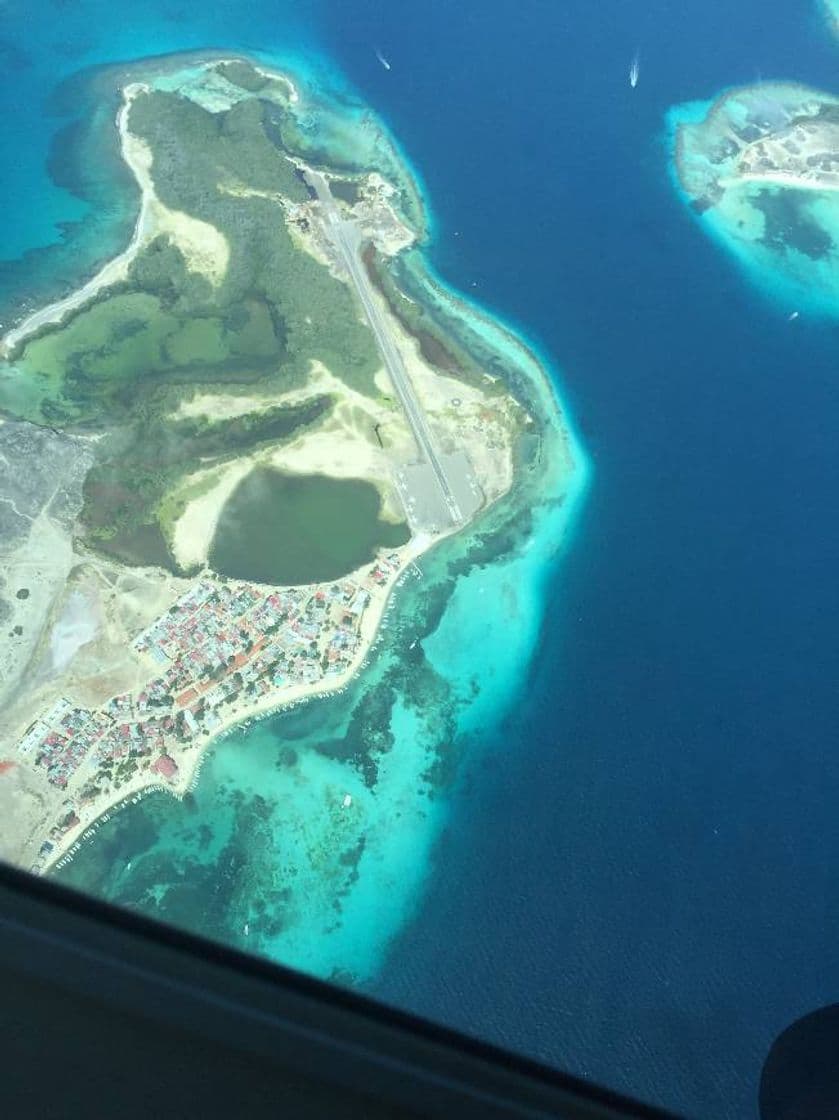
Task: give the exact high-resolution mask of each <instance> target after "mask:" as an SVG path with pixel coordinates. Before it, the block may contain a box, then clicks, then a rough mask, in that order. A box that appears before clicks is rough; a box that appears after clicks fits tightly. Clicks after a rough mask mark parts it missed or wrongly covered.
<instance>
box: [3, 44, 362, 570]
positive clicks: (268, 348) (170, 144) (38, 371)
mask: <svg viewBox="0 0 839 1120" xmlns="http://www.w3.org/2000/svg"><path fill="white" fill-rule="evenodd" d="M219 71H220V72H221V73H222V74H223V76H224V77H226V78H227V80H228V81H231V82H234V83H235V84H236V85H237V86H238V87H239V88H240V89H242V90H245V91H248V92H249V93H251V94H253V95H258V94H259V93H260V92H263V91H265V90H266V87H271V88H270V89H268V91H267V93H266V96H267V95H268V94H271V93H273V92H274V90H273V87H274V86H278V83H277V82H275V81H269V82H266V81H265V80H264V79H263V78H262V76H261V75H259V74H258V72H257V71H256V70H255V69H254V68H253V67H251V66H249V65H248V64H247V63H245V62H231V63H227V64H223V65H222V66H220V67H219ZM281 112H282V110H281V108H280V106H278V105H277V104H276V103H270V104H269V102H268V101H264V100H259V99H258V97H257V96H250V97H246V98H245V99H244V100H242V101H240V102H238V103H237V104H235V105H234V106H232V107H231V108H230V109H229V110H228V111H226V112H220V113H210V112H208V111H207V110H205V109H203V108H202V107H201V106H200V105H197V104H196V103H195V102H193V101H191V100H189V99H188V98H186V97H182V96H180V95H179V94H177V93H171V92H162V91H152V92H147V93H143V94H140V95H139V96H137V97H136V98H135V100H134V102H133V103H132V106H131V110H130V114H129V127H130V128H131V130H132V132H133V133H134V134H135V135H136V136H138V137H139V138H141V139H142V140H144V141H145V142H146V143H147V144H148V146H149V148H150V150H151V152H152V155H153V164H152V175H153V178H154V183H155V189H156V191H157V194H158V196H159V197H160V199H161V201H162V202H163V203H164V204H165V205H166V206H167V207H169V208H170V209H171V210H174V211H178V212H181V213H185V214H187V215H189V216H190V217H192V218H196V219H199V220H200V221H202V222H205V223H208V224H210V225H212V226H213V227H214V228H215V229H216V230H217V231H219V233H221V234H222V236H223V237H224V239H225V241H226V243H227V246H228V248H229V261H228V266H227V269H226V271H225V273H224V275H223V277H221V278H216V280H217V282H215V283H214V282H213V280H211V279H210V278H208V276H206V275H204V274H202V273H201V272H200V271H197V270H195V269H194V268H190V262H189V260H187V259H186V258H185V256H184V254H183V253H182V252H181V250H180V249H179V248H178V246H177V245H176V244H174V243H173V242H172V241H171V240H170V239H169V237H168V236H164V235H161V236H158V237H157V238H155V239H154V240H153V241H152V242H151V243H150V244H149V245H147V246H145V248H144V249H143V250H142V251H141V252H140V253H139V254H138V256H137V257H136V258H135V259H134V261H133V262H132V264H131V267H130V269H129V272H128V276H127V278H126V280H125V282H123V283H121V284H119V285H117V286H115V287H113V288H110V289H108V290H106V291H104V292H102V293H101V294H100V296H99V297H98V298H97V299H96V300H95V301H93V302H92V303H89V304H87V305H86V306H85V307H83V308H82V309H80V310H78V311H76V312H75V313H73V314H72V315H70V316H68V318H67V319H66V320H65V321H64V323H63V324H62V326H60V327H55V326H49V327H46V328H44V329H43V330H42V331H41V332H40V334H39V335H38V336H36V337H33V338H32V339H30V340H29V341H28V342H27V343H26V344H25V345H24V346H23V348H22V352H21V353H19V354H17V355H15V361H14V364H13V365H10V366H7V367H6V368H5V369H4V370H2V369H0V410H3V411H5V412H7V413H8V414H11V415H14V416H18V417H20V418H23V419H28V420H32V421H34V422H36V423H40V424H47V425H49V426H51V427H58V428H70V429H73V430H89V431H96V432H99V433H104V435H105V438H104V439H102V440H101V441H100V442H99V443H98V444H97V448H96V454H97V463H96V465H95V466H94V468H93V470H92V471H91V473H90V475H89V477H88V479H87V483H86V487H85V504H84V508H83V510H82V514H81V521H82V524H83V526H84V527H85V529H86V531H87V532H86V536H87V539H88V541H89V543H90V544H91V545H93V546H94V547H95V548H97V549H99V550H101V551H105V552H108V553H110V554H112V555H114V556H116V557H119V558H120V559H122V560H123V561H126V562H129V563H138V564H162V565H166V566H169V567H171V566H172V560H171V557H170V555H169V549H168V545H167V540H168V539H169V538H170V536H171V531H172V525H173V523H174V520H175V519H176V518H177V516H178V515H179V513H180V512H181V510H182V508H183V501H184V491H185V488H184V486H183V480H184V479H185V478H188V477H189V476H190V475H192V474H195V473H196V472H197V471H199V470H201V469H203V468H206V467H210V466H212V465H214V464H215V463H219V462H222V461H224V460H227V459H230V458H231V457H233V456H235V455H241V454H244V453H248V452H250V451H252V450H253V449H254V448H257V447H260V446H266V445H268V444H270V443H272V442H277V441H279V440H282V439H285V438H288V437H289V436H290V435H292V434H293V433H295V432H298V431H299V430H300V429H301V428H302V427H304V426H308V425H311V424H314V423H317V422H318V421H319V420H320V419H321V418H322V416H323V415H324V413H325V412H326V411H328V409H329V408H330V407H331V400H330V398H328V397H318V398H315V399H313V400H310V401H307V402H305V403H304V404H302V405H300V406H298V407H296V408H277V407H275V408H267V409H266V410H264V411H262V412H260V413H254V414H252V415H250V416H246V417H241V418H238V419H236V420H231V421H226V422H224V423H223V424H221V423H219V424H210V423H209V422H206V421H199V420H190V421H186V420H177V419H176V418H175V414H176V412H177V405H178V404H179V402H180V401H181V400H183V399H184V398H188V397H191V396H192V395H193V393H194V392H195V390H196V389H197V388H202V389H207V388H210V389H212V391H214V392H216V393H228V394H237V393H243V392H246V393H247V394H248V395H250V396H253V395H255V396H257V397H265V398H266V399H268V400H270V398H272V397H273V398H276V396H277V395H278V394H281V393H284V392H287V391H289V390H291V389H296V388H300V387H304V386H305V385H306V383H307V380H308V377H309V373H310V370H311V367H312V363H313V362H314V361H319V362H322V363H323V364H324V365H326V366H327V367H328V368H329V369H330V370H331V371H332V372H333V373H334V374H335V375H336V376H338V377H340V378H342V379H343V380H344V381H346V383H347V384H349V385H350V386H352V387H353V388H354V389H356V390H358V391H360V392H362V393H366V394H368V395H370V396H372V397H376V396H378V392H377V389H376V387H375V384H374V381H373V377H374V374H375V372H376V370H377V368H378V367H379V365H380V360H379V357H378V353H377V350H376V346H375V341H374V339H373V336H372V334H371V332H370V331H369V329H368V328H367V326H366V325H365V324H364V323H363V321H362V319H361V317H360V315H359V313H358V309H357V307H356V305H355V303H354V297H353V295H352V293H351V291H350V289H349V288H348V287H347V285H346V284H344V283H342V282H341V281H339V280H337V279H335V277H333V276H332V275H331V273H330V272H329V270H328V268H326V267H325V266H324V265H322V264H320V263H319V262H318V261H317V260H315V258H314V257H312V256H310V255H309V254H308V253H305V252H303V251H301V250H300V249H298V248H297V247H296V246H295V244H294V242H293V241H292V238H291V235H290V233H289V231H288V229H287V227H286V224H285V218H284V210H283V208H282V205H281V201H280V200H281V199H285V200H288V201H291V202H302V201H304V200H306V199H307V198H308V190H307V188H306V186H305V184H304V183H303V181H302V179H301V177H300V175H299V173H298V171H297V168H296V167H295V165H294V164H293V162H292V161H291V160H290V159H289V158H288V156H287V154H286V153H285V151H284V150H283V149H282V147H281V146H279V145H278V131H277V128H276V119H277V118H276V114H277V113H281Z"/></svg>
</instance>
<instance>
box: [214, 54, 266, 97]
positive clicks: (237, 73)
mask: <svg viewBox="0 0 839 1120" xmlns="http://www.w3.org/2000/svg"><path fill="white" fill-rule="evenodd" d="M215 69H216V72H217V73H219V74H221V76H222V77H223V78H226V79H227V81H228V82H230V84H231V85H234V86H238V87H239V89H244V90H247V92H248V93H259V92H260V90H264V89H266V88H267V87H268V86H269V85H270V81H269V79H268V78H266V77H265V75H264V74H260V73H259V71H258V70H257V69H256V68H255V67H254V66H251V64H250V63H249V62H245V61H244V59H239V58H236V59H233V60H232V61H231V62H220V63H219V64H218V66H216V68H215Z"/></svg>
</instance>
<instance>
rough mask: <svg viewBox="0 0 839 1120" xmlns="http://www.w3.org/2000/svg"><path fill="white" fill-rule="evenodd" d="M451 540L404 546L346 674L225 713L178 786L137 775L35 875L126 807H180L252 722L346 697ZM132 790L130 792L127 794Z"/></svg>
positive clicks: (364, 623)
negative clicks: (405, 597) (410, 587)
mask: <svg viewBox="0 0 839 1120" xmlns="http://www.w3.org/2000/svg"><path fill="white" fill-rule="evenodd" d="M451 535H452V533H448V534H445V535H444V536H441V537H439V538H434V539H432V538H429V537H422V536H419V537H416V538H413V539H412V540H411V541H409V542H408V543H407V544H406V545H403V546H402V549H400V550H398V551H399V554H400V564H399V567H398V568H396V569H395V570H394V571H393V572H392V573H391V578H390V579H389V580H388V582H387V583H386V584H385V585H384V586H383V587H382V588H381V594H380V595H377V596H376V598H375V599H372V600H371V602H370V604H369V606H368V608H367V610H366V611H365V612H364V615H363V616H362V619H361V625H360V628H359V647H358V651H357V653H356V655H355V657H354V659H353V661H352V662H351V664H350V665H349V667H348V668H347V669H345V670H344V672H343V673H338V674H335V675H334V676H333V677H330V678H326V677H322V678H321V679H320V680H319V681H317V682H315V683H314V684H306V683H303V684H294V685H290V686H289V687H288V688H286V689H281V690H279V691H278V693H277V694H276V695H271V694H268V695H267V696H264V697H262V698H261V699H259V700H257V701H256V702H255V703H253V704H250V705H244V706H243V705H237V706H234V707H232V708H231V709H230V711H229V712H227V713H225V715H224V717H223V718H222V719H221V722H220V724H219V726H218V727H217V728H214V729H213V731H212V732H210V733H209V734H207V735H205V737H204V738H203V739H202V740H201V741H193V745H194V747H195V754H194V756H193V758H192V759H191V765H189V766H188V767H184V768H183V769H180V768H179V773H178V778H177V779H176V780H175V781H172V782H169V783H168V784H164V783H162V782H161V780H160V778H159V777H158V776H157V775H156V774H154V775H153V774H151V773H149V772H146V773H143V774H137V775H135V776H134V777H133V778H131V779H129V781H128V782H127V783H126V784H125V786H123V787H121V788H120V789H119V790H113V791H111V793H110V794H109V795H108V796H106V797H105V798H104V799H103V800H102V802H101V803H100V804H97V803H96V802H93V803H91V805H90V806H87V807H84V808H83V809H82V812H85V815H84V816H81V815H80V821H79V824H78V825H77V826H75V827H74V828H73V829H72V835H70V834H69V833H68V834H67V835H65V836H64V837H62V838H61V839H59V840H57V841H56V842H55V846H54V848H53V850H52V851H51V852H50V853H49V855H48V857H47V858H46V859H44V860H41V861H38V860H36V861H35V862H34V863H33V864H32V866H31V867H30V870H31V871H32V872H33V873H34V874H36V875H48V874H49V873H50V872H52V871H54V870H57V868H58V865H59V864H60V865H61V866H64V862H65V861H66V860H67V859H68V858H72V856H73V855H75V852H76V850H77V849H78V847H79V846H80V845H81V844H82V843H83V841H85V840H87V839H92V836H91V834H90V830H91V829H94V830H95V829H96V828H98V824H99V822H100V821H101V820H102V819H103V818H104V817H106V816H108V815H110V814H111V813H113V812H116V811H119V809H120V808H121V807H122V806H123V805H124V804H127V803H128V802H129V801H130V800H131V799H132V798H133V797H135V796H137V795H140V796H145V795H146V793H147V792H151V791H153V790H158V791H162V792H164V793H168V794H170V795H171V796H172V797H174V798H175V799H176V800H178V801H182V800H183V798H184V797H185V796H186V794H187V793H190V792H191V791H192V789H194V787H195V784H196V782H197V780H198V778H199V775H200V771H201V767H202V766H203V764H204V762H205V761H206V758H207V753H208V750H209V748H210V747H211V746H212V745H213V743H215V742H216V741H217V740H219V739H222V738H223V737H224V736H225V735H228V734H229V733H230V732H231V731H233V730H235V729H236V728H239V727H242V726H243V725H247V724H248V723H249V721H250V720H253V719H265V718H267V717H269V716H271V715H274V714H276V713H278V712H281V711H285V710H287V709H290V708H294V707H298V706H299V705H301V704H307V703H309V702H310V701H312V700H317V699H320V698H321V697H325V696H329V695H331V694H333V693H337V692H343V691H344V689H345V688H347V687H348V686H349V685H350V684H351V683H352V681H353V680H354V679H355V677H356V676H357V675H358V674H359V673H360V672H361V670H362V669H364V668H366V667H367V665H368V664H369V660H370V657H371V655H372V653H373V652H374V650H375V649H376V647H377V645H378V644H379V642H380V641H381V634H380V631H381V629H382V623H384V622H386V618H387V615H388V614H389V612H390V610H391V608H392V595H393V592H394V591H395V590H396V589H397V588H398V587H400V586H401V585H402V583H404V581H405V580H406V579H407V578H408V577H409V574H410V569H411V567H412V566H413V565H415V564H416V561H417V560H418V559H419V557H420V556H422V555H424V554H425V553H426V552H428V550H429V549H430V548H431V547H432V546H433V545H435V544H437V543H438V541H439V540H445V539H447V537H449V536H451ZM179 757H180V756H179ZM126 786H127V787H128V788H125V787H126Z"/></svg>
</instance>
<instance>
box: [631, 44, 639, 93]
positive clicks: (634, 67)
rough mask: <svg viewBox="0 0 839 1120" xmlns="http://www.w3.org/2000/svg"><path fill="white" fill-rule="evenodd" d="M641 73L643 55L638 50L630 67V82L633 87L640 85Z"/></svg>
mask: <svg viewBox="0 0 839 1120" xmlns="http://www.w3.org/2000/svg"><path fill="white" fill-rule="evenodd" d="M640 73H641V57H640V55H639V54H638V51H636V52H635V54H634V56H633V58H632V63H631V65H630V67H629V84H630V85H631V86H632V88H633V89H635V87H636V86H637V85H638V78H639V75H640Z"/></svg>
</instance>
